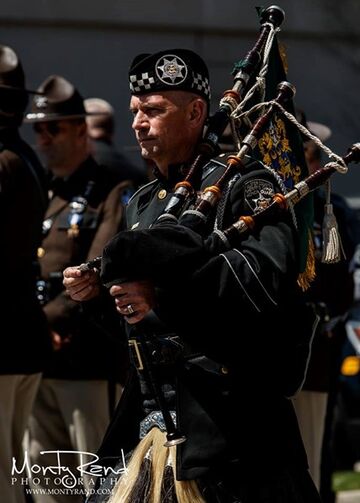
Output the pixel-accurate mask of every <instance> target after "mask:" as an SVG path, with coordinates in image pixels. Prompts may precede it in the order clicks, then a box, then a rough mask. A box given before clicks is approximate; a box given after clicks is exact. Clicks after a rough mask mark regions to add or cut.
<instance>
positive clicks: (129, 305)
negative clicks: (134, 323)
mask: <svg viewBox="0 0 360 503" xmlns="http://www.w3.org/2000/svg"><path fill="white" fill-rule="evenodd" d="M126 310H127V312H128V314H133V313H135V311H134V308H133V307H132V305H131V304H128V305H127V306H126Z"/></svg>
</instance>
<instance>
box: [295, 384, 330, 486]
mask: <svg viewBox="0 0 360 503" xmlns="http://www.w3.org/2000/svg"><path fill="white" fill-rule="evenodd" d="M327 399H328V393H325V392H320V391H300V393H298V394H297V395H296V396H295V397H294V398H293V403H294V407H295V412H296V416H297V419H298V423H299V427H300V431H301V436H302V439H303V442H304V445H305V450H306V454H307V457H308V463H309V471H310V475H311V476H312V479H313V481H314V483H315V485H316V487H317V488H318V489H319V488H320V468H321V447H322V442H323V436H324V427H325V416H326V406H327Z"/></svg>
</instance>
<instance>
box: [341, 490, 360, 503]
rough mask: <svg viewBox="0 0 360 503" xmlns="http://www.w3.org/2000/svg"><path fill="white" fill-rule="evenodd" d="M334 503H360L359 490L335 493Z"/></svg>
mask: <svg viewBox="0 0 360 503" xmlns="http://www.w3.org/2000/svg"><path fill="white" fill-rule="evenodd" d="M336 503H360V490H357V491H340V492H338V493H336Z"/></svg>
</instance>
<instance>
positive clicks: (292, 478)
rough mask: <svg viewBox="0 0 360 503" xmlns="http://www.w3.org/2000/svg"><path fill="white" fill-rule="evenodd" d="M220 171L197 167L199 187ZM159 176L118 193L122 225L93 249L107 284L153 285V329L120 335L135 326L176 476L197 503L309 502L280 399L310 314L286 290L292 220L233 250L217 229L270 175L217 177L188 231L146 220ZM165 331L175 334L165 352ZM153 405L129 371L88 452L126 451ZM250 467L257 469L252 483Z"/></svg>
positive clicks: (292, 282) (243, 209) (265, 196)
mask: <svg viewBox="0 0 360 503" xmlns="http://www.w3.org/2000/svg"><path fill="white" fill-rule="evenodd" d="M222 170H223V166H222V165H220V164H217V163H214V162H211V163H209V164H208V165H207V167H206V168H205V169H204V174H203V179H202V183H201V186H202V189H203V188H204V187H206V186H209V185H211V184H212V183H213V182H214V181H215V180H217V179H218V178H219V175H220V173H221V171H222ZM169 174H170V175H169V179H168V180H165V179H163V178H162V177H161V176H160V175H158V179H157V180H155V181H153V182H151V183H150V184H148V185H147V186H145V187H143V188H142V189H140V190H139V191H138V192H137V193H136V194H135V196H134V197H133V198H132V200H131V201H130V204H129V207H128V209H127V225H128V228H129V229H133V231H130V232H123V233H120V234H119V235H118V236H116V237H115V238H114V239H113V240H112V241H111V242H110V243H109V244H108V245H107V247H106V248H105V250H104V255H103V264H102V266H103V267H102V279H103V281H104V283H105V284H110V283H111V281H114V282H115V281H117V280H119V279H126V278H128V279H134V280H136V279H142V278H148V279H151V280H152V281H153V282H154V283H155V285H156V287H157V294H158V295H157V299H158V306H157V308H156V310H155V312H156V315H157V317H158V320H159V323H158V326H156V324H155V325H146V324H145V322H144V323H143V324H142V327H141V326H140V327H136V328H135V329H130V337H131V338H134V339H136V337H137V335H136V333H137V331H138V330H144V331H145V334H146V340H147V341H148V342H147V344H148V345H149V348H150V354H151V355H153V359H152V362H151V364H152V365H153V372H154V374H155V375H156V378H157V381H158V384H159V386H160V387H161V388H162V389H163V391H164V393H165V399H166V401H167V404H168V407H169V409H174V410H176V418H177V419H176V420H177V425H178V427H179V429H180V430H181V433H182V434H184V435H185V436H186V438H187V440H186V442H185V443H182V444H181V445H179V446H178V447H177V460H176V464H177V478H178V479H179V480H191V479H197V480H198V482H199V485H200V487H201V488H202V491H203V496H204V498H205V500H206V501H207V502H213V501H214V502H215V501H216V502H222V503H224V502H226V503H228V502H229V503H230V502H231V503H235V502H237V501H242V502H243V503H250V502H251V503H253V502H254V503H255V502H256V503H260V502H263V501H264V502H265V501H266V502H271V503H274V502H282V503H285V502H286V503H290V502H304V503H305V502H306V503H309V502H317V501H319V499H318V495H317V492H316V489H315V488H314V486H313V484H312V481H311V479H310V477H309V475H308V472H307V461H306V455H305V452H304V448H303V445H302V441H301V437H300V433H299V430H298V425H297V421H296V417H295V413H294V410H293V407H292V403H291V401H290V400H289V399H288V397H287V396H288V395H290V394H292V393H294V392H295V391H296V388H297V386H298V385H299V384H301V378H299V374H298V373H297V369H296V367H297V366H298V363H299V362H298V359H297V358H298V353H297V351H296V350H295V348H297V349H300V348H301V346H302V345H303V346H304V347H303V348H302V350H304V351H305V353H306V349H305V346H307V343H306V342H305V340H306V338H307V337H308V334H309V333H310V332H311V330H310V326H309V325H311V322H312V320H313V317H312V316H311V315H310V314H309V313H308V311H307V310H306V309H305V307H304V305H303V304H302V303H301V301H300V297H299V292H298V291H297V287H296V279H297V275H298V257H297V252H296V250H297V233H296V230H295V226H294V222H293V220H292V218H291V216H290V214H289V213H284V214H283V215H282V216H281V217H280V218H279V219H278V220H277V221H276V223H274V224H271V223H269V224H268V225H265V226H264V227H263V228H261V229H260V230H258V231H256V232H255V233H254V234H252V235H250V236H248V237H245V238H242V239H241V238H239V240H238V243H237V246H236V247H234V248H231V247H228V246H227V245H226V243H225V242H224V241H223V236H222V235H221V232H219V231H220V230H221V229H226V228H227V227H228V226H229V225H230V224H232V223H233V222H234V221H235V220H237V218H238V217H239V216H240V215H246V214H252V213H253V212H254V211H256V209H257V208H259V207H260V205H262V204H263V202H264V200H268V201H269V200H271V197H272V195H273V194H274V193H275V192H277V191H278V190H279V188H278V186H277V182H276V180H275V178H274V177H273V175H272V174H271V173H270V172H269V171H268V170H266V169H264V168H263V167H262V166H259V165H258V164H257V163H253V164H251V163H248V166H247V169H246V174H244V175H243V176H242V177H240V176H236V177H235V178H233V180H232V181H231V182H230V183H229V185H228V189H227V190H226V191H225V193H224V195H223V199H222V201H221V202H220V204H219V207H218V212H217V216H216V221H215V220H214V218H213V219H212V221H211V222H210V224H209V225H208V227H207V229H203V231H204V233H203V235H202V236H200V235H199V234H198V233H197V232H193V231H192V230H190V229H188V228H187V227H185V226H182V225H171V224H155V225H152V224H153V223H154V222H155V221H156V219H157V217H158V216H159V215H160V214H161V213H162V212H163V210H164V208H165V206H166V204H167V202H168V200H169V192H170V191H172V190H173V186H174V184H175V183H176V182H177V181H179V180H180V179H183V178H184V174H183V173H182V172H181V167H175V166H170V168H169ZM149 227H151V228H150V229H149ZM214 227H215V228H216V229H217V231H216V233H215V234H213V233H212V230H213V229H214ZM146 229H149V230H146ZM138 230H141V231H140V232H137V231H138ZM290 325H291V328H292V329H291V333H290V334H289V327H290ZM169 334H172V336H174V337H176V341H177V343H176V345H175V346H176V349H174V348H173V351H170V352H169V348H168V345H169ZM164 341H166V351H165V352H163V351H162V347H163V343H164ZM307 342H308V341H307ZM179 344H180V346H181V347H182V350H181V351H180V354H178V352H177V349H178V347H179ZM132 347H133V346H132ZM307 348H308V346H307ZM302 350H301V351H302ZM301 351H300V352H301ZM140 353H141V347H140ZM132 356H133V363H134V367H139V362H138V358H137V355H136V354H135V353H134V354H133V355H132ZM299 365H300V367H301V364H300V363H299ZM137 374H138V376H139V378H140V379H138V378H137ZM300 374H301V372H300ZM139 381H140V387H139V384H138V382H139ZM155 409H158V404H157V403H156V400H155V397H154V394H153V393H152V391H151V386H149V382H148V380H147V377H146V375H145V374H144V373H143V372H142V371H141V369H139V368H138V372H137V373H136V372H133V373H132V374H131V376H130V379H129V381H128V383H127V385H126V388H125V392H124V395H123V397H122V400H121V402H120V404H119V408H118V411H117V414H116V416H115V418H114V419H113V421H112V424H111V425H110V428H109V429H108V432H107V435H106V436H105V439H104V442H103V445H102V447H101V449H100V453H99V454H100V455H101V456H103V457H104V463H111V460H110V459H109V458H110V457H112V456H113V457H116V456H120V454H121V449H123V450H124V451H125V452H129V451H130V450H131V449H133V448H134V446H135V445H136V444H137V442H138V438H139V431H140V430H141V428H139V424H140V422H141V421H142V420H143V419H144V418H145V416H146V415H147V414H150V418H151V413H152V412H153V411H154V410H155ZM235 411H236V412H235ZM134 417H136V418H137V420H136V421H135V419H134ZM148 418H149V416H148ZM148 422H150V424H151V419H150V420H149V421H148ZM145 424H146V422H145ZM124 432H126V434H124ZM106 458H107V459H106ZM112 461H113V460H112ZM260 466H261V467H265V469H264V470H261V479H260V480H259V467H260ZM104 489H106V485H105V486H104ZM91 501H96V502H99V501H103V499H101V496H98V499H94V500H91Z"/></svg>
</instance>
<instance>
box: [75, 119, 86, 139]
mask: <svg viewBox="0 0 360 503" xmlns="http://www.w3.org/2000/svg"><path fill="white" fill-rule="evenodd" d="M77 133H78V137H79V138H81V139H82V138H84V137H87V136H88V129H87V125H86V122H85V121H84V122H81V123H80V124H79V127H78V130H77Z"/></svg>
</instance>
